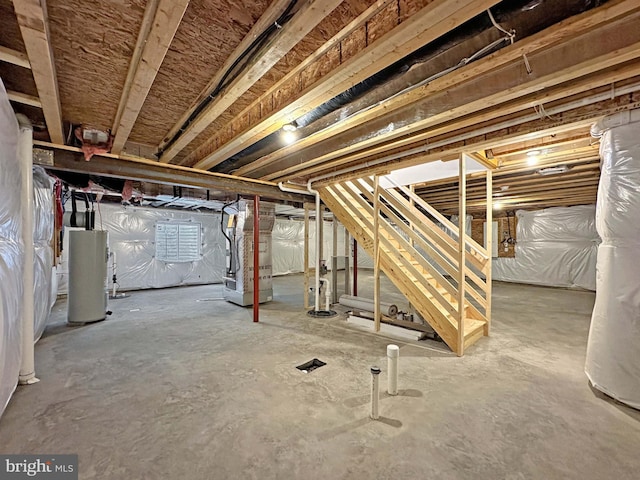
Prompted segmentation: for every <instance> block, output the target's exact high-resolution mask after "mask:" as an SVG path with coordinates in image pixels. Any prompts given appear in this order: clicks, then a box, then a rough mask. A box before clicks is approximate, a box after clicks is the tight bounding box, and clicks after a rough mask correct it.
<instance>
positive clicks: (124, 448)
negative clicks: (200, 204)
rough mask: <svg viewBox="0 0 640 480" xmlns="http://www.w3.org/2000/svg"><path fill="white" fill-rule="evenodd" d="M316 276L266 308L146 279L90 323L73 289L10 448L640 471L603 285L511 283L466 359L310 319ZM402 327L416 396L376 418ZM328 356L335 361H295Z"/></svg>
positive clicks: (628, 474)
mask: <svg viewBox="0 0 640 480" xmlns="http://www.w3.org/2000/svg"><path fill="white" fill-rule="evenodd" d="M360 278H361V282H360V285H361V286H360V293H361V294H365V295H366V294H367V293H369V292H371V279H370V276H369V275H366V274H361V276H360ZM301 285H302V277H301V276H288V277H281V278H277V279H276V280H275V294H276V297H275V301H274V302H272V303H270V304H268V305H265V306H264V307H263V308H262V314H261V322H260V323H259V324H253V323H252V322H251V310H250V309H243V308H239V307H236V306H233V305H230V304H228V303H226V302H224V301H220V300H218V299H217V298H218V297H220V294H221V287H220V286H201V287H188V288H176V289H166V290H156V291H146V292H133V293H132V295H131V297H129V298H126V299H121V300H117V301H113V302H111V308H112V309H113V316H112V317H111V318H109V320H107V321H105V322H102V323H98V324H94V325H88V326H85V327H74V328H71V327H67V326H65V325H64V323H63V322H64V318H65V308H66V305H65V302H64V301H60V302H58V304H56V306H55V307H54V312H53V315H52V323H51V325H50V326H49V327H48V329H47V332H46V334H45V336H44V337H43V338H42V340H41V341H40V342H39V343H38V344H37V346H36V365H37V373H38V376H39V377H40V379H41V381H40V383H38V384H37V385H34V386H29V387H20V388H19V389H18V391H17V392H16V394H15V395H14V397H13V399H12V401H11V403H10V405H9V406H8V408H7V410H6V411H5V413H4V416H3V417H2V418H1V419H0V453H23V454H24V453H77V454H78V455H79V461H80V478H81V479H190V480H196V479H216V480H218V479H252V478H253V479H261V480H262V479H271V478H282V479H298V478H304V479H305V480H309V479H316V478H318V479H320V478H321V479H343V478H345V479H346V478H352V479H360V478H370V479H385V478H394V479H431V478H433V479H439V480H445V479H456V480H458V479H476V480H480V479H488V480H489V479H490V480H494V479H545V480H550V479H581V480H584V479H605V478H611V479H613V478H615V479H637V478H638V472H639V471H640V455H638V447H639V446H640V413H639V412H637V411H635V410H631V409H629V408H626V407H624V406H622V405H620V404H617V403H615V402H612V401H610V400H609V399H606V398H603V397H602V396H601V395H598V394H597V393H596V392H595V391H593V390H592V389H591V388H590V387H589V385H588V382H587V379H586V377H585V375H584V373H583V363H584V355H585V345H586V338H587V333H588V326H589V317H590V311H591V309H592V305H593V301H594V295H593V294H592V293H589V292H576V291H567V290H560V289H551V288H540V287H531V286H521V285H510V284H500V283H496V284H495V287H494V306H495V309H494V323H493V334H492V336H491V337H490V338H485V339H482V340H481V341H480V342H479V343H477V344H476V345H474V346H473V347H472V348H470V349H469V350H468V352H467V355H465V357H463V358H457V357H455V356H454V355H452V354H451V353H450V352H449V351H447V350H446V349H444V348H443V347H442V345H441V344H438V343H436V342H432V341H423V342H417V343H403V342H390V341H389V340H388V339H386V338H383V337H380V336H377V335H374V334H372V333H366V332H359V331H354V330H352V329H350V327H348V326H347V325H346V323H345V321H344V316H340V317H338V318H335V319H331V320H318V319H310V318H308V317H307V316H306V315H305V314H304V312H303V309H302V299H301V295H300V290H301ZM383 292H385V297H386V298H387V299H388V300H391V301H394V300H395V299H397V298H399V297H398V292H397V291H396V290H395V289H394V288H393V287H391V286H390V285H389V284H388V282H386V281H383ZM399 303H401V304H402V303H403V302H402V301H400V302H399ZM388 343H398V344H399V345H400V346H401V348H400V355H401V358H400V378H399V388H400V394H399V395H398V396H397V397H389V396H386V395H384V394H383V395H382V399H381V415H382V418H381V419H380V421H372V420H370V419H369V418H368V412H369V382H370V376H369V373H368V372H369V366H370V365H372V364H379V365H381V366H382V367H383V369H384V368H385V366H386V365H385V363H386V361H385V358H386V357H385V351H386V345H387V344H388ZM314 357H316V358H319V359H321V360H323V361H325V362H327V365H326V366H325V367H322V368H320V369H318V370H316V371H314V372H312V373H309V374H304V373H302V372H300V371H298V370H296V369H295V366H296V365H298V364H301V363H303V362H305V361H307V360H310V359H312V358H314ZM381 385H382V386H384V385H386V376H385V373H384V372H383V374H382V378H381Z"/></svg>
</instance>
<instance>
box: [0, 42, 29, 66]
mask: <svg viewBox="0 0 640 480" xmlns="http://www.w3.org/2000/svg"><path fill="white" fill-rule="evenodd" d="M0 62H7V63H11V64H12V65H17V66H19V67H23V68H31V64H30V63H29V58H28V57H27V56H26V55H25V54H24V53H22V52H19V51H17V50H12V49H10V48H7V47H3V46H0Z"/></svg>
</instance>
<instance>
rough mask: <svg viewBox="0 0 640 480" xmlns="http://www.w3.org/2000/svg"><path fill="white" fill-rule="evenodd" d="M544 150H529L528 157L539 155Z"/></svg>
mask: <svg viewBox="0 0 640 480" xmlns="http://www.w3.org/2000/svg"><path fill="white" fill-rule="evenodd" d="M541 153H542V152H541V151H540V150H529V151H528V152H527V157H537V156H538V155H540V154H541Z"/></svg>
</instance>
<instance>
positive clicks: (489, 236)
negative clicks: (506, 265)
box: [484, 170, 493, 336]
mask: <svg viewBox="0 0 640 480" xmlns="http://www.w3.org/2000/svg"><path fill="white" fill-rule="evenodd" d="M486 190H487V191H486V195H487V199H486V204H487V213H486V222H487V228H486V233H485V242H484V246H485V248H486V249H487V254H488V256H489V261H488V262H487V266H486V267H485V270H484V275H485V278H486V280H485V283H486V287H485V295H486V300H487V305H486V307H485V319H486V322H487V323H485V326H484V334H485V336H488V335H489V333H490V332H491V295H492V284H491V282H492V276H491V271H492V268H493V253H492V252H493V204H492V199H493V172H492V171H491V170H487V185H486Z"/></svg>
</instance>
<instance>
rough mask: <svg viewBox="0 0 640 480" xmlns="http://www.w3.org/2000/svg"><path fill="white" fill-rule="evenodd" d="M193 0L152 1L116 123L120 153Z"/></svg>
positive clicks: (115, 150)
mask: <svg viewBox="0 0 640 480" xmlns="http://www.w3.org/2000/svg"><path fill="white" fill-rule="evenodd" d="M187 5H189V0H150V1H149V2H148V3H147V7H146V10H145V12H144V18H143V21H142V26H141V27H140V32H139V34H138V41H137V42H136V46H135V49H134V51H133V56H132V57H131V62H130V63H129V71H128V73H127V79H126V81H125V84H124V88H123V90H122V95H121V97H120V103H119V105H118V110H117V112H116V117H115V119H114V122H113V128H112V131H113V134H114V135H115V138H114V140H113V147H112V148H111V152H112V153H115V154H119V153H120V152H121V151H122V148H123V147H124V144H125V142H126V141H127V139H128V138H129V134H130V133H131V130H132V129H133V125H134V124H135V122H136V120H137V118H138V115H139V114H140V110H142V105H143V104H144V101H145V99H146V98H147V95H148V94H149V90H151V85H153V82H154V80H155V78H156V75H157V74H158V70H159V69H160V65H162V62H163V60H164V57H165V55H166V54H167V51H168V50H169V46H170V45H171V42H172V41H173V37H174V35H175V33H176V31H177V30H178V26H179V25H180V22H181V21H182V16H183V15H184V12H185V10H186V9H187Z"/></svg>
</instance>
